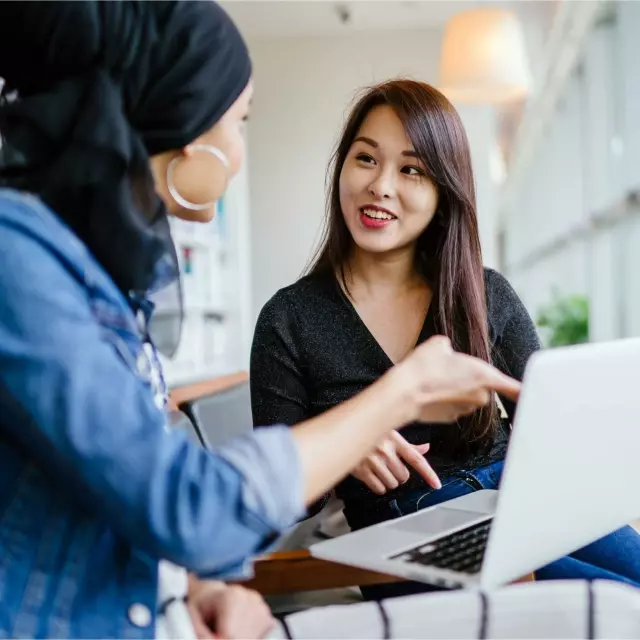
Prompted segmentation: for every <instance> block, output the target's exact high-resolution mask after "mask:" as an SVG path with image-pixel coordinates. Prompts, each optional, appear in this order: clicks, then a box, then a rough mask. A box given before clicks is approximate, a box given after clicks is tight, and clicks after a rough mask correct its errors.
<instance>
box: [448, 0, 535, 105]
mask: <svg viewBox="0 0 640 640" xmlns="http://www.w3.org/2000/svg"><path fill="white" fill-rule="evenodd" d="M440 89H441V90H442V92H443V93H445V94H446V95H447V96H448V97H449V98H450V99H451V100H454V101H460V102H473V103H499V102H508V101H512V100H518V99H520V98H523V97H525V96H526V95H527V94H528V93H529V91H530V89H531V71H530V69H529V63H528V60H527V52H526V47H525V43H524V35H523V32H522V26H521V24H520V21H519V20H518V18H517V17H516V16H515V15H514V14H513V13H512V12H510V11H505V10H502V9H491V8H484V9H473V10H470V11H463V12H462V13H459V14H457V15H455V16H453V18H451V20H449V22H448V24H447V27H446V29H445V34H444V42H443V45H442V54H441V59H440Z"/></svg>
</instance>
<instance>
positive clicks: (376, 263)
mask: <svg viewBox="0 0 640 640" xmlns="http://www.w3.org/2000/svg"><path fill="white" fill-rule="evenodd" d="M347 280H348V285H349V287H351V286H353V285H355V286H356V287H362V288H363V289H365V290H366V291H367V292H372V291H374V290H376V291H380V290H386V291H399V290H403V289H410V288H413V287H415V286H416V285H419V286H424V284H425V283H424V280H423V279H422V278H421V277H420V276H419V274H418V273H417V271H416V269H415V246H411V247H407V248H404V249H401V250H398V251H390V252H388V253H382V254H381V253H371V252H368V251H362V250H361V249H359V248H358V247H355V248H354V251H353V254H352V256H351V259H350V260H349V269H348V272H347Z"/></svg>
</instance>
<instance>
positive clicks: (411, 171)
mask: <svg viewBox="0 0 640 640" xmlns="http://www.w3.org/2000/svg"><path fill="white" fill-rule="evenodd" d="M402 173H405V174H407V175H408V176H424V175H425V172H424V171H423V170H422V169H421V168H420V167H414V166H413V165H409V166H407V167H402Z"/></svg>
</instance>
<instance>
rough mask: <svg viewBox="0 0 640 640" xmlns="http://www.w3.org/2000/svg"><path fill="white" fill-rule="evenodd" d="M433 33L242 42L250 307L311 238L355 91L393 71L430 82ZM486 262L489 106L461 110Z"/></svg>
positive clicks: (286, 279) (292, 269)
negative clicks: (248, 75)
mask: <svg viewBox="0 0 640 640" xmlns="http://www.w3.org/2000/svg"><path fill="white" fill-rule="evenodd" d="M440 44H441V32H440V31H439V30H423V31H402V32H384V33H380V34H376V33H368V32H367V33H360V34H356V35H354V34H350V35H348V36H338V37H315V38H304V39H302V38H291V39H285V38H277V39H276V38H273V39H258V40H253V41H251V40H250V42H249V48H250V50H251V54H252V57H253V61H254V80H255V89H256V94H255V98H254V107H253V111H252V115H251V122H250V125H249V141H250V153H249V165H250V198H251V254H252V277H251V280H252V307H253V308H252V313H253V317H254V318H255V317H256V316H257V314H258V312H259V310H260V308H261V307H262V305H263V304H264V303H265V302H266V301H267V300H268V299H269V298H270V297H271V296H272V295H273V294H274V293H275V291H276V290H277V289H279V288H281V287H283V286H286V285H288V284H290V283H292V282H294V281H295V280H296V279H297V278H298V277H299V275H300V273H301V272H302V270H303V268H304V266H305V265H306V263H307V261H308V259H309V257H310V255H311V252H312V248H313V247H314V245H315V242H316V240H317V238H318V234H319V230H320V227H321V222H322V219H323V214H324V183H325V171H326V166H327V162H328V160H329V157H330V153H331V150H332V148H333V145H334V143H335V142H336V138H337V135H338V132H339V131H340V127H341V124H342V121H343V118H344V116H345V115H346V112H347V107H348V106H349V104H350V103H351V102H352V101H353V99H354V98H355V96H356V93H357V90H358V89H360V88H362V87H364V86H366V85H369V84H372V83H374V82H378V81H381V80H385V79H388V78H391V77H397V76H401V75H402V76H409V77H412V78H415V79H419V80H424V81H427V82H431V83H435V82H436V81H437V66H438V60H439V51H440ZM461 115H462V116H463V119H464V120H465V124H466V126H467V133H468V135H469V138H470V141H471V144H472V153H473V156H474V160H475V164H476V172H477V178H478V199H479V209H480V217H481V232H482V235H483V236H485V237H486V240H485V239H484V238H483V243H484V244H485V249H486V251H487V256H486V260H485V261H486V262H489V263H493V262H494V261H495V242H494V240H493V235H494V233H495V226H494V224H493V213H494V209H495V190H494V188H493V186H492V184H491V182H490V179H489V168H488V164H489V163H488V155H489V147H488V144H489V142H490V140H491V139H492V137H493V132H494V129H493V127H494V123H493V116H492V112H491V111H490V110H489V109H486V108H478V109H475V108H465V109H464V110H461Z"/></svg>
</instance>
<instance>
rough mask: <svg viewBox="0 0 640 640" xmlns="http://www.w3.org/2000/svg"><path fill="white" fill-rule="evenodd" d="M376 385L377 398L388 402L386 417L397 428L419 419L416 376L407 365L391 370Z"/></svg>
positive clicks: (396, 366)
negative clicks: (391, 420)
mask: <svg viewBox="0 0 640 640" xmlns="http://www.w3.org/2000/svg"><path fill="white" fill-rule="evenodd" d="M376 385H379V388H378V389H376V396H377V397H380V398H383V399H385V400H386V404H387V407H386V412H387V413H386V415H388V416H390V417H391V418H392V419H393V420H394V423H395V425H396V428H400V427H404V426H405V425H407V424H409V423H410V422H414V421H415V420H417V419H418V416H419V415H420V405H419V402H418V393H417V392H416V389H415V376H412V375H411V372H410V371H409V370H408V367H407V365H406V364H405V363H400V364H397V365H395V366H394V367H392V368H391V369H389V371H387V372H386V373H385V374H384V375H383V376H382V377H381V378H380V380H379V381H378V382H377V383H376ZM376 385H374V387H375V386H376Z"/></svg>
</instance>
